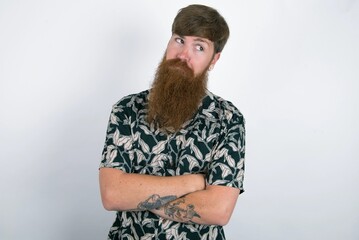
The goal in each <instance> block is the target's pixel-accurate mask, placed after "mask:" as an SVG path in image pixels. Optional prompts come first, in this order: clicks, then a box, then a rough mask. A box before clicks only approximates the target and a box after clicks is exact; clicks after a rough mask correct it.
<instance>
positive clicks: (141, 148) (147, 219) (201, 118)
mask: <svg viewBox="0 0 359 240" xmlns="http://www.w3.org/2000/svg"><path fill="white" fill-rule="evenodd" d="M148 93H149V92H148V91H145V92H141V93H139V94H134V95H129V96H127V97H124V98H123V99H121V100H120V101H119V102H118V103H117V104H115V105H114V107H113V109H112V113H111V116H110V120H109V121H110V124H109V125H108V126H109V127H108V129H107V137H106V145H105V148H104V151H103V154H102V162H101V165H100V166H106V164H108V165H107V166H109V167H118V168H120V169H124V170H126V171H128V172H134V173H140V174H147V175H157V176H175V175H182V174H186V173H192V172H194V171H196V172H201V171H203V172H206V173H207V174H208V176H207V179H206V181H207V183H208V184H211V185H222V186H230V187H237V188H241V189H242V186H243V176H244V175H243V174H244V159H243V156H244V151H245V146H244V143H245V139H244V134H245V129H244V123H243V116H242V115H241V114H240V113H239V111H238V110H237V109H236V108H235V107H234V106H233V105H232V104H231V103H230V102H227V101H225V100H223V99H222V98H220V97H218V96H215V95H213V94H212V93H210V92H207V94H208V95H207V96H206V97H205V98H204V100H203V102H202V104H201V106H200V109H201V111H200V112H198V114H197V115H196V117H195V118H194V119H192V120H189V121H187V123H188V125H186V127H185V128H184V129H181V130H180V131H179V132H177V133H176V134H174V135H169V136H170V137H169V136H166V135H165V134H162V133H161V131H160V130H158V129H156V128H155V124H150V126H149V125H148V123H147V122H146V118H145V116H146V114H147V103H148V101H147V99H148ZM197 120H198V121H197ZM191 123H192V124H191ZM117 217H118V219H117V220H116V221H115V222H114V225H113V227H112V228H111V230H110V234H109V236H110V235H111V238H109V239H118V238H121V239H142V240H147V239H175V240H181V239H206V240H207V239H215V240H219V239H224V233H223V228H222V227H220V226H215V225H200V224H180V223H178V222H174V221H171V220H165V219H163V218H154V217H153V215H152V214H150V213H149V212H147V211H145V212H142V211H140V212H136V211H123V212H119V213H118V215H117ZM155 226H159V228H156V229H157V230H158V232H157V230H156V229H154V228H155ZM119 236H120V237H119Z"/></svg>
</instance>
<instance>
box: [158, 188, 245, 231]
mask: <svg viewBox="0 0 359 240" xmlns="http://www.w3.org/2000/svg"><path fill="white" fill-rule="evenodd" d="M238 194H239V190H238V189H235V188H230V187H219V186H210V187H208V188H207V189H206V190H202V191H197V192H193V193H190V194H188V195H186V196H184V197H181V198H178V199H176V200H174V201H171V202H169V203H167V204H165V205H163V206H162V207H160V208H158V209H154V210H151V211H152V212H153V213H155V214H157V215H159V216H161V217H163V218H166V219H170V220H172V221H177V222H185V223H198V224H206V225H222V226H223V225H226V224H227V223H228V221H229V219H230V217H231V215H232V212H233V209H234V206H235V203H236V201H237V198H238Z"/></svg>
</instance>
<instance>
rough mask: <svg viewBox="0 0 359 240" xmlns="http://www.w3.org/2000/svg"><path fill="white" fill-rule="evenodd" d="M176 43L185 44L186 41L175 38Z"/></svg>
mask: <svg viewBox="0 0 359 240" xmlns="http://www.w3.org/2000/svg"><path fill="white" fill-rule="evenodd" d="M175 41H176V42H177V43H179V44H184V40H183V39H182V38H175Z"/></svg>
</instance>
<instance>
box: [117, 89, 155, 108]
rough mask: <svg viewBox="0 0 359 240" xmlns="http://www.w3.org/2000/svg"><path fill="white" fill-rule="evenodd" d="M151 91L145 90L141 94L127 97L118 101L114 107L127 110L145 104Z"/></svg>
mask: <svg viewBox="0 0 359 240" xmlns="http://www.w3.org/2000/svg"><path fill="white" fill-rule="evenodd" d="M148 93H149V91H148V90H145V91H142V92H139V93H134V94H130V95H127V96H125V97H123V98H121V99H120V100H119V101H117V102H116V103H115V104H114V105H113V107H114V108H126V107H131V106H132V105H134V104H140V103H144V102H145V101H146V99H147V96H148Z"/></svg>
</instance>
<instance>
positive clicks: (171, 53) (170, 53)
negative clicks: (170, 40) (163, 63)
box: [166, 48, 177, 60]
mask: <svg viewBox="0 0 359 240" xmlns="http://www.w3.org/2000/svg"><path fill="white" fill-rule="evenodd" d="M176 57H177V52H176V51H175V50H173V49H171V48H168V49H167V50H166V60H169V59H174V58H176Z"/></svg>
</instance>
